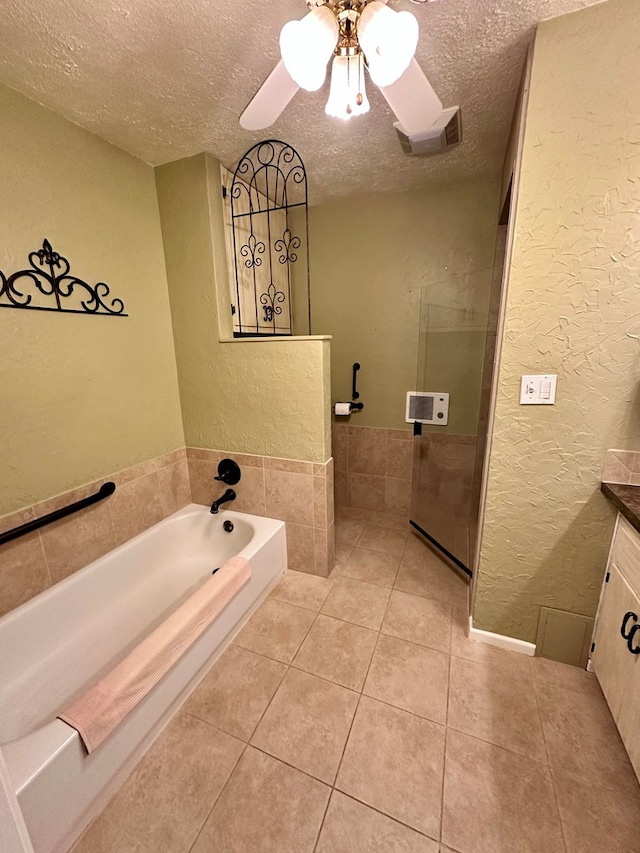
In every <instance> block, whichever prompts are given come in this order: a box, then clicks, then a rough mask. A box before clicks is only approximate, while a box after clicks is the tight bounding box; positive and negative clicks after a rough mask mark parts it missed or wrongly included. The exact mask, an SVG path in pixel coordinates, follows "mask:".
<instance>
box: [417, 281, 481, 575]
mask: <svg viewBox="0 0 640 853" xmlns="http://www.w3.org/2000/svg"><path fill="white" fill-rule="evenodd" d="M491 284H492V270H491V269H487V270H481V271H479V272H475V273H473V274H467V275H464V276H458V277H451V278H449V279H446V280H443V281H440V282H436V283H434V284H432V285H429V286H428V287H425V288H423V289H422V291H421V298H420V338H419V347H418V376H417V387H416V389H415V390H416V391H434V392H446V393H448V394H449V419H448V422H447V425H446V426H437V425H430V424H424V425H422V434H421V435H417V436H415V437H414V453H413V484H412V499H411V520H412V522H413V523H414V524H415V525H416V526H417V527H418V528H420V530H421V531H422V532H424V533H425V534H426V535H427V536H428V538H429V539H431V540H432V541H433V542H434V543H435V544H436V545H437V546H438V547H440V548H441V550H443V551H444V552H445V553H447V554H448V555H449V556H450V557H452V558H453V559H454V560H455V561H456V562H457V563H458V564H460V565H462V566H463V567H465V568H466V569H469V568H470V567H471V563H472V559H473V548H474V537H475V525H476V522H477V513H478V507H477V506H475V503H476V500H475V497H476V491H477V490H476V489H474V485H475V479H474V473H475V468H476V452H477V449H478V425H479V414H480V409H481V394H482V387H483V368H484V362H485V344H486V342H487V322H488V315H489V304H490V299H491Z"/></svg>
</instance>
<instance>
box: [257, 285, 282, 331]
mask: <svg viewBox="0 0 640 853" xmlns="http://www.w3.org/2000/svg"><path fill="white" fill-rule="evenodd" d="M284 300H285V295H284V293H283V291H282V290H277V289H276V286H275V284H270V285H269V287H268V288H267V292H266V293H263V294H262V296H261V297H260V304H261V305H262V306H263V308H262V310H263V311H264V321H265V323H272V322H273V318H274V317H275V316H276V315H280V314H282V308H281V307H280V305H278V303H280V304H282V303H283V302H284Z"/></svg>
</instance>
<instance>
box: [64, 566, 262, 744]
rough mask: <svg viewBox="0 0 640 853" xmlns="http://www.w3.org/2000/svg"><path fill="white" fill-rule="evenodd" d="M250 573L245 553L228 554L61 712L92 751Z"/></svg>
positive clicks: (201, 630) (195, 637) (224, 604)
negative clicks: (127, 651) (162, 618)
mask: <svg viewBox="0 0 640 853" xmlns="http://www.w3.org/2000/svg"><path fill="white" fill-rule="evenodd" d="M250 577H251V566H250V565H249V563H248V561H247V560H245V559H244V557H232V558H231V559H230V560H229V561H228V562H226V563H225V564H224V566H222V568H221V569H220V570H219V571H217V572H216V573H215V574H214V575H213V576H212V577H210V578H209V579H208V580H207V581H205V583H203V584H202V586H201V587H200V588H199V589H198V590H196V592H194V593H193V595H191V596H190V597H189V598H188V599H187V600H186V601H185V602H184V603H183V604H181V605H180V607H178V609H177V610H175V611H174V612H173V613H172V614H171V616H169V617H167V619H165V620H164V622H163V623H162V624H161V625H159V626H158V627H157V628H156V629H155V631H153V632H152V633H151V634H149V636H148V637H145V639H144V640H143V641H142V642H141V643H140V644H139V645H138V646H136V648H135V649H134V650H133V651H132V652H130V654H128V655H127V656H126V657H125V658H124V659H123V660H122V661H120V663H119V664H117V665H116V666H115V667H114V668H113V669H112V670H111V671H110V672H109V673H108V674H107V675H106V676H105V677H104V678H103V679H101V680H100V681H99V682H98V683H97V684H95V685H94V686H93V687H91V688H90V689H89V690H87V691H86V693H84V694H83V695H82V696H80V697H79V698H78V699H76V701H75V702H73V703H72V704H71V705H70V706H69V707H68V708H67V709H66V710H65V711H64V712H63V713H62V714H58V718H59V719H60V720H64V722H65V723H68V724H69V725H70V726H73V728H74V729H77V731H78V733H79V734H80V737H81V738H82V741H83V743H84V745H85V747H86V749H87V752H89V753H90V752H93V750H94V749H96V747H98V746H100V744H101V743H102V741H103V740H105V738H106V737H108V735H110V734H111V732H112V731H113V730H114V729H115V728H116V726H117V725H118V723H120V722H122V720H123V719H124V718H125V717H126V716H127V714H128V713H129V712H130V711H132V710H133V709H134V708H135V707H136V705H137V704H138V703H139V702H140V701H141V700H142V699H143V698H144V697H145V696H146V695H147V693H148V692H149V691H150V690H151V689H152V688H153V687H154V686H155V685H156V684H157V683H158V682H159V681H160V679H161V678H162V677H163V675H165V674H166V673H167V672H168V671H169V669H170V668H171V667H172V666H173V664H174V663H175V662H176V661H177V660H178V658H180V657H181V655H182V654H183V653H184V652H185V651H186V650H187V649H188V648H189V646H190V645H192V644H193V643H194V642H195V640H196V639H197V638H198V637H199V636H200V634H202V632H203V631H204V630H205V628H206V627H207V626H208V625H209V623H210V622H211V621H212V620H213V619H214V618H215V617H216V616H217V615H218V613H220V611H221V610H222V609H223V608H224V607H225V606H226V605H227V604H228V603H229V602H230V601H231V599H232V598H233V596H234V595H235V594H236V592H237V591H238V590H239V589H240V588H241V587H242V586H244V584H245V583H246V582H247V581H248V580H249V578H250Z"/></svg>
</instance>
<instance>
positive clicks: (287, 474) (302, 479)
mask: <svg viewBox="0 0 640 853" xmlns="http://www.w3.org/2000/svg"><path fill="white" fill-rule="evenodd" d="M224 456H230V457H231V458H233V459H235V460H236V461H237V462H238V464H239V465H240V467H241V468H242V479H241V481H240V483H238V485H237V486H236V487H235V489H236V492H237V495H238V498H237V500H236V501H235V503H234V504H233V505H232V508H233V509H237V510H239V511H240V512H248V513H253V514H254V515H262V516H271V517H273V518H281V519H282V520H283V521H285V522H286V524H287V543H288V550H289V567H290V568H292V569H296V570H298V571H303V572H308V573H311V574H317V575H321V576H323V577H327V576H328V575H329V572H330V571H331V569H332V568H333V564H334V561H335V538H334V521H333V460H329V462H326V463H324V464H321V465H319V464H315V463H311V462H298V461H294V460H288V459H274V458H271V457H262V456H247V455H244V454H241V453H226V452H223V451H217V450H201V449H196V448H187V449H185V448H181V449H179V450H175V451H173V452H171V453H168V454H166V455H164V456H160V457H158V458H155V459H149V460H148V461H147V462H141V463H139V464H137V465H133V466H131V467H130V468H125V469H123V470H122V471H118V472H117V473H115V474H108V475H106V476H104V477H101V478H100V479H99V480H96V481H95V482H92V483H87V484H86V485H84V486H80V487H79V488H76V489H72V490H70V491H68V492H64V493H63V494H60V495H57V496H56V497H53V498H49V499H47V500H45V501H41V502H40V503H37V504H34V505H33V506H30V507H25V508H24V509H22V510H18V511H17V512H13V513H10V514H9V515H5V516H3V517H2V518H0V533H1V532H3V531H6V530H11V529H12V528H13V527H17V526H18V525H20V524H24V523H25V522H27V521H32V520H33V519H34V518H39V517H41V516H43V515H46V514H47V513H50V512H53V511H54V510H56V509H60V508H61V507H63V506H67V505H68V504H70V503H74V502H75V501H77V500H80V499H81V498H85V497H87V496H89V495H91V494H94V493H95V492H96V491H97V490H98V488H99V487H100V486H101V485H102V483H104V482H107V481H108V480H112V481H113V482H115V484H116V486H117V491H116V492H115V494H114V495H112V496H111V497H109V498H107V499H106V500H104V501H101V502H100V503H97V504H94V505H93V506H90V507H87V508H86V509H84V510H81V511H80V512H77V513H74V514H73V515H70V516H68V517H67V518H64V519H61V520H60V521H56V522H54V523H53V524H49V525H47V526H46V527H42V528H41V529H40V530H37V531H35V532H33V533H29V534H27V535H26V536H22V537H21V538H19V539H16V540H14V541H13V542H9V543H7V544H6V545H3V546H2V547H1V548H0V616H2V615H3V614H4V613H7V612H8V611H10V610H13V609H14V608H15V607H18V606H19V605H20V604H24V602H26V601H28V600H29V599H30V598H33V597H34V596H35V595H38V593H40V592H43V591H44V590H45V589H47V588H48V587H50V586H52V585H53V584H55V583H58V581H61V580H63V579H64V578H65V577H67V576H68V575H70V574H73V572H76V571H78V569H81V568H83V567H84V566H86V565H88V564H89V563H91V562H92V561H93V560H97V559H98V557H102V556H103V555H104V554H106V553H107V552H108V551H112V550H113V549H114V548H116V547H117V546H118V545H122V544H123V543H124V542H126V541H127V540H129V539H131V538H133V537H134V536H137V535H138V533H142V531H143V530H146V529H147V528H148V527H151V526H152V525H154V524H156V523H157V522H159V521H162V519H163V518H166V517H167V516H168V515H171V514H172V513H174V512H176V511H177V510H179V509H181V508H182V507H183V506H186V505H187V504H188V503H191V502H194V503H201V504H205V505H208V504H211V503H212V501H213V500H214V499H215V498H217V497H219V496H220V495H221V494H222V492H223V491H224V488H225V487H224V485H223V484H220V483H216V482H215V481H214V479H213V478H214V476H215V475H216V473H217V466H218V462H219V460H220V459H222V458H223V457H224Z"/></svg>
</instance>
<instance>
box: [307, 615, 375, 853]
mask: <svg viewBox="0 0 640 853" xmlns="http://www.w3.org/2000/svg"><path fill="white" fill-rule="evenodd" d="M387 606H388V600H387ZM386 612H387V611H386V608H385V615H386ZM382 618H383V621H384V616H383V617H382ZM380 624H382V622H381V623H380ZM376 633H377V635H378V636H377V637H376V643H375V645H374V647H373V652H372V654H371V657H370V659H369V664H368V666H367V671H366V672H365V674H364V678H363V680H362V686H361V688H360V690H359V691H358V694H359V695H358V701H357V703H356V707H355V710H354V712H353V717H352V718H351V725H350V726H349V731H348V732H347V737H346V738H345V741H344V746H343V747H342V754H341V756H340V760H339V761H338V766H337V767H336V773H335V776H334V777H333V784H332V785H331V794H330V795H329V801H328V802H327V809H326V811H325V814H324V817H323V818H322V824H321V825H320V829H319V831H318V837H317V839H316V843H315V845H314V848H313V853H316V850H317V847H318V843H319V841H320V835H321V834H322V829H323V827H324V821H325V818H326V815H327V811H328V810H329V803H330V802H331V798H332V797H333V792H334V791H335V790H336V782H337V781H338V776H339V775H340V768H341V767H342V762H343V761H344V755H345V752H346V751H347V745H348V743H349V738H350V737H351V732H352V731H353V725H354V723H355V721H356V716H357V715H358V709H359V708H360V702H361V701H362V696H363V693H362V691H363V690H364V686H365V684H366V683H367V677H368V675H369V670H370V669H371V664H372V662H373V658H374V655H375V653H376V649H377V647H378V640H379V639H380V631H379V630H378V631H377V632H376ZM337 790H339V789H337ZM341 793H342V792H341Z"/></svg>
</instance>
